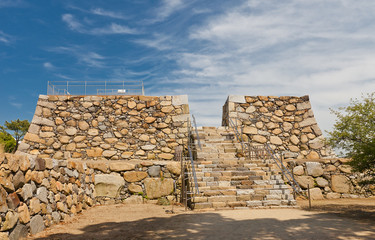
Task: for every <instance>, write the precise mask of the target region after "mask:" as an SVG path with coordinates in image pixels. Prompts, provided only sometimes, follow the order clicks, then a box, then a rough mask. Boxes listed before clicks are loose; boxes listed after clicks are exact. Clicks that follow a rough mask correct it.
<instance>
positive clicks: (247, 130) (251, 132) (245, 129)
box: [242, 127, 258, 134]
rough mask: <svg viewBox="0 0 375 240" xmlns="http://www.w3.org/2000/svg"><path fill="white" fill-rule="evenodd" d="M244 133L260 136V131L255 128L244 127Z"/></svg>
mask: <svg viewBox="0 0 375 240" xmlns="http://www.w3.org/2000/svg"><path fill="white" fill-rule="evenodd" d="M242 132H243V133H244V134H258V129H257V128H255V127H244V128H243V130H242Z"/></svg>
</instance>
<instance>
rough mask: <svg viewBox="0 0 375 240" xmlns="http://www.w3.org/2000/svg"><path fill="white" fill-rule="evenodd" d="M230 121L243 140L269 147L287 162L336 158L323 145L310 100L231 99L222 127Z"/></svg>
mask: <svg viewBox="0 0 375 240" xmlns="http://www.w3.org/2000/svg"><path fill="white" fill-rule="evenodd" d="M229 119H232V121H234V123H237V125H238V126H239V127H240V129H241V130H242V133H243V139H244V140H245V141H247V140H249V141H250V142H252V143H259V144H264V143H268V144H270V145H271V147H272V148H273V149H275V150H276V151H278V152H283V153H284V155H285V157H286V158H297V159H303V158H307V159H319V158H333V157H335V155H334V153H333V152H332V151H331V149H330V148H329V147H327V146H326V145H325V143H324V137H323V135H322V132H321V130H320V128H319V126H318V124H317V122H316V120H315V118H314V113H313V111H312V109H311V104H310V101H309V97H308V96H303V97H289V96H282V97H275V96H234V95H232V96H229V97H228V99H227V101H226V103H225V105H224V106H223V121H222V125H223V126H228V125H229Z"/></svg>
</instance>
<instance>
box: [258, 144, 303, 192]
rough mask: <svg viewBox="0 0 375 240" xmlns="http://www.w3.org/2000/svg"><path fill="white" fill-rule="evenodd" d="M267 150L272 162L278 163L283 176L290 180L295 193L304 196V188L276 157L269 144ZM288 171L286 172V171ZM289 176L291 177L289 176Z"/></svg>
mask: <svg viewBox="0 0 375 240" xmlns="http://www.w3.org/2000/svg"><path fill="white" fill-rule="evenodd" d="M265 146H266V150H267V152H268V154H269V155H270V157H271V158H272V160H273V161H274V162H275V163H276V165H277V167H278V168H279V169H280V170H281V172H282V174H283V176H284V177H285V178H286V179H287V180H288V182H289V184H290V186H291V187H292V188H293V190H294V192H295V193H298V194H300V195H301V194H302V188H301V186H300V185H299V184H298V182H297V181H296V180H295V179H294V177H293V175H292V173H291V172H290V171H289V170H288V168H286V167H285V166H284V164H283V163H282V161H281V159H280V158H279V157H278V156H277V155H276V153H275V151H274V150H273V149H272V148H271V147H270V146H269V144H268V143H266V144H265ZM285 170H286V171H285ZM288 175H289V176H288Z"/></svg>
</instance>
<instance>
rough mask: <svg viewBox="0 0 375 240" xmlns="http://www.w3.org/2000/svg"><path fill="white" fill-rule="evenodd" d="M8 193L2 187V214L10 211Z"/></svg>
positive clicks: (0, 189) (0, 208)
mask: <svg viewBox="0 0 375 240" xmlns="http://www.w3.org/2000/svg"><path fill="white" fill-rule="evenodd" d="M6 199H7V192H6V191H5V189H4V188H3V187H2V186H0V212H6V211H7V210H8V205H7V200H6Z"/></svg>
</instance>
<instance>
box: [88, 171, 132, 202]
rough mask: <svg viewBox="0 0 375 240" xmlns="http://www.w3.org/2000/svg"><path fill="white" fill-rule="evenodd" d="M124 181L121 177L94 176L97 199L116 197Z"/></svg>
mask: <svg viewBox="0 0 375 240" xmlns="http://www.w3.org/2000/svg"><path fill="white" fill-rule="evenodd" d="M124 185H125V181H124V179H123V178H122V177H121V176H118V175H110V174H96V175H95V194H96V196H97V197H99V196H104V197H113V198H114V197H117V196H118V194H119V192H120V190H121V188H122V187H123V186H124Z"/></svg>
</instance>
